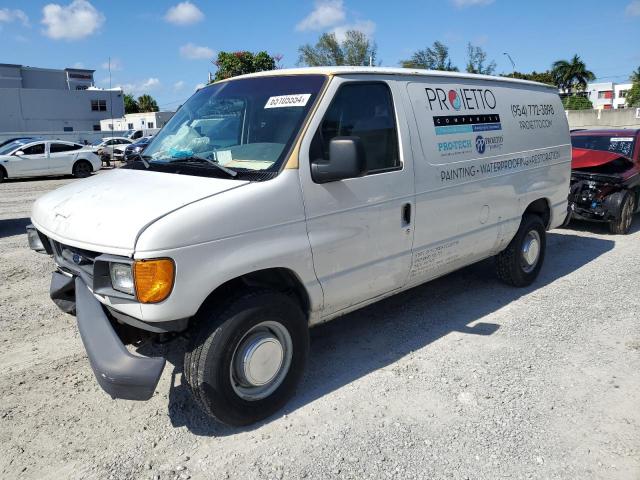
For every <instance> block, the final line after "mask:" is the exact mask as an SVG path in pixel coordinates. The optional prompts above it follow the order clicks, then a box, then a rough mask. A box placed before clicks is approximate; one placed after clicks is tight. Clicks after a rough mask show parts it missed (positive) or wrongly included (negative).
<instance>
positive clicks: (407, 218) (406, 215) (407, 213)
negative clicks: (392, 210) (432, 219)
mask: <svg viewBox="0 0 640 480" xmlns="http://www.w3.org/2000/svg"><path fill="white" fill-rule="evenodd" d="M402 223H403V225H402V226H403V227H406V226H407V225H411V204H410V203H405V204H404V205H403V206H402Z"/></svg>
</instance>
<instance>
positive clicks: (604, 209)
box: [569, 129, 640, 235]
mask: <svg viewBox="0 0 640 480" xmlns="http://www.w3.org/2000/svg"><path fill="white" fill-rule="evenodd" d="M571 145H572V147H573V148H572V158H573V159H572V164H571V167H572V172H571V187H570V193H569V210H570V213H569V214H570V215H571V217H572V218H578V219H584V220H594V221H600V222H607V223H608V224H609V230H610V231H611V233H616V234H622V235H624V234H626V233H628V232H629V230H630V229H631V225H632V223H633V215H634V214H635V213H636V212H637V211H638V209H639V205H640V202H639V201H638V200H640V129H633V130H632V129H618V130H582V131H576V132H573V133H572V134H571Z"/></svg>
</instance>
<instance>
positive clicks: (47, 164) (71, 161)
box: [0, 140, 102, 182]
mask: <svg viewBox="0 0 640 480" xmlns="http://www.w3.org/2000/svg"><path fill="white" fill-rule="evenodd" d="M101 165H102V163H101V161H100V158H99V157H98V156H97V155H96V154H95V153H94V152H92V151H91V149H90V148H87V147H85V146H84V145H81V144H79V143H73V142H65V141H63V140H46V141H43V140H40V141H35V142H26V143H23V142H22V141H20V140H18V141H15V142H12V143H9V144H7V145H5V146H3V147H0V182H2V180H4V179H5V178H19V177H36V176H46V175H70V174H71V175H73V176H75V177H79V178H82V177H88V176H89V175H91V172H95V171H97V170H99V169H100V167H101Z"/></svg>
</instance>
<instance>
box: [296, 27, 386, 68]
mask: <svg viewBox="0 0 640 480" xmlns="http://www.w3.org/2000/svg"><path fill="white" fill-rule="evenodd" d="M377 50H378V47H377V46H376V44H375V43H374V42H372V41H370V40H369V38H368V37H367V36H366V35H365V34H364V33H362V32H360V31H358V30H348V31H347V32H346V33H345V37H344V40H342V41H338V38H337V37H336V35H335V34H334V33H323V34H322V35H320V38H319V39H318V42H317V43H316V44H315V45H310V44H306V45H302V46H301V47H300V48H298V53H299V54H300V57H299V60H298V63H299V64H300V65H308V66H310V67H320V66H327V65H352V66H363V65H369V64H370V63H371V64H374V63H375V60H376V52H377Z"/></svg>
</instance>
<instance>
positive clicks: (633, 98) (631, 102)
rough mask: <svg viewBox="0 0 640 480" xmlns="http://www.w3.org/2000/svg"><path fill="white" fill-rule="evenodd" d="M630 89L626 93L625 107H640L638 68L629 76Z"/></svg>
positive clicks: (639, 75)
mask: <svg viewBox="0 0 640 480" xmlns="http://www.w3.org/2000/svg"><path fill="white" fill-rule="evenodd" d="M631 83H632V85H631V89H630V90H629V91H628V92H627V101H626V103H627V107H640V67H638V68H637V69H636V70H635V71H634V72H633V73H632V74H631Z"/></svg>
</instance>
